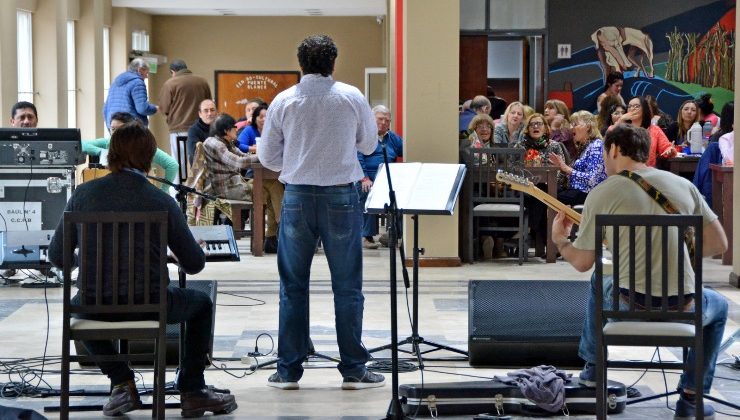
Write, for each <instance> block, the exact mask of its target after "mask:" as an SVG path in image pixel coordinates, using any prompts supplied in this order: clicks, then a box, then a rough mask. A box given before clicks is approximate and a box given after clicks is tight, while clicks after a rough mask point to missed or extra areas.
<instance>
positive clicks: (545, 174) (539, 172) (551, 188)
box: [524, 165, 558, 263]
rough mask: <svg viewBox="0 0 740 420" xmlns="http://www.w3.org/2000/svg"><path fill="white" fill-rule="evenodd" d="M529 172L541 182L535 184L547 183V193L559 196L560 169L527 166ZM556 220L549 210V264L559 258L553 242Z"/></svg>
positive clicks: (552, 212)
mask: <svg viewBox="0 0 740 420" xmlns="http://www.w3.org/2000/svg"><path fill="white" fill-rule="evenodd" d="M524 169H525V170H526V171H529V172H530V173H531V174H532V175H534V176H536V177H539V180H537V182H535V180H532V182H533V183H535V184H539V183H546V184H547V193H548V194H550V195H551V196H553V197H556V198H557V196H558V167H557V166H551V165H547V166H527V167H525V168H524ZM554 220H555V211H554V210H552V209H550V208H549V207H548V208H547V244H546V246H545V251H546V255H545V260H546V261H547V262H549V263H554V262H555V259H556V257H557V249H556V248H555V243H554V242H553V241H552V223H553V221H554Z"/></svg>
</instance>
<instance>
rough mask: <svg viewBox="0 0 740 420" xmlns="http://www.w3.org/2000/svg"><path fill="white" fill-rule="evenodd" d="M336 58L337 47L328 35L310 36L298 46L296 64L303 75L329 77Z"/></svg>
mask: <svg viewBox="0 0 740 420" xmlns="http://www.w3.org/2000/svg"><path fill="white" fill-rule="evenodd" d="M336 58H337V46H336V44H334V40H332V39H331V38H330V37H329V36H328V35H311V36H309V37H308V38H306V39H304V40H303V42H301V45H299V46H298V64H300V65H301V70H303V74H314V73H318V74H320V75H322V76H324V77H326V76H329V75H331V74H332V73H334V61H335V60H336Z"/></svg>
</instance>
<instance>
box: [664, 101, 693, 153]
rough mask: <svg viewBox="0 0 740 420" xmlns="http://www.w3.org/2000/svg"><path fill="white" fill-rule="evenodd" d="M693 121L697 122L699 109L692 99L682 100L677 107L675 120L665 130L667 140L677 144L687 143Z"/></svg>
mask: <svg viewBox="0 0 740 420" xmlns="http://www.w3.org/2000/svg"><path fill="white" fill-rule="evenodd" d="M695 122H699V109H698V107H697V106H696V102H695V101H694V100H691V99H690V100H688V101H684V103H682V104H681V106H680V107H679V108H678V114H677V115H676V121H673V122H672V123H671V124H670V125H669V126H668V128H667V129H666V131H665V135H666V137H668V140H670V141H672V142H675V143H676V144H678V145H687V144H688V141H689V138H688V133H689V129H690V128H691V126H692V125H694V123H695Z"/></svg>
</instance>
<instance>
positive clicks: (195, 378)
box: [73, 286, 213, 392]
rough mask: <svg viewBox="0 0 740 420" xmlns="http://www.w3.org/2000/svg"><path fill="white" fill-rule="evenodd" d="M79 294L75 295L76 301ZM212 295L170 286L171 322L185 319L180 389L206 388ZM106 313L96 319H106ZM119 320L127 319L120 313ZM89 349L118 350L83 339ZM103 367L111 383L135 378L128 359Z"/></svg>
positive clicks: (102, 364) (103, 352)
mask: <svg viewBox="0 0 740 420" xmlns="http://www.w3.org/2000/svg"><path fill="white" fill-rule="evenodd" d="M77 299H78V296H75V297H74V298H73V302H74V301H75V300H77ZM212 313H213V302H211V298H210V297H209V296H208V295H207V294H206V293H205V292H201V291H199V290H192V289H181V288H179V287H175V286H170V287H168V288H167V323H168V324H177V323H180V322H185V348H184V349H183V358H182V366H180V374H179V377H178V383H177V387H178V389H179V390H180V392H191V391H197V390H199V389H202V388H205V379H204V377H203V371H204V370H205V368H206V356H207V354H208V342H209V339H210V335H211V330H212V328H213V321H212V319H211V314H212ZM105 318H106V317H96V318H95V319H98V320H101V321H106V320H108V319H105ZM115 320H116V321H123V319H121V317H120V316H116V318H115ZM82 344H83V346H84V347H85V349H87V351H88V352H89V353H90V354H93V355H96V354H97V355H115V354H118V351H117V350H116V347H115V346H114V344H113V342H112V341H109V340H96V341H83V342H82ZM97 364H98V367H100V370H101V371H102V372H103V373H104V374H105V375H107V376H108V378H110V381H111V384H113V385H117V384H120V383H122V382H126V381H127V380H130V379H134V372H133V371H132V370H131V368H130V367H129V366H128V364H127V363H126V362H98V363H97Z"/></svg>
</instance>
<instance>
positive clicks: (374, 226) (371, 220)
mask: <svg viewBox="0 0 740 420" xmlns="http://www.w3.org/2000/svg"><path fill="white" fill-rule="evenodd" d="M357 193H358V194H359V195H360V211H362V212H363V213H362V237H363V238H366V237H368V236H375V235H377V234H378V215H377V214H368V213H365V202H366V201H367V196H368V194H369V192H362V183H360V182H358V183H357Z"/></svg>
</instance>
